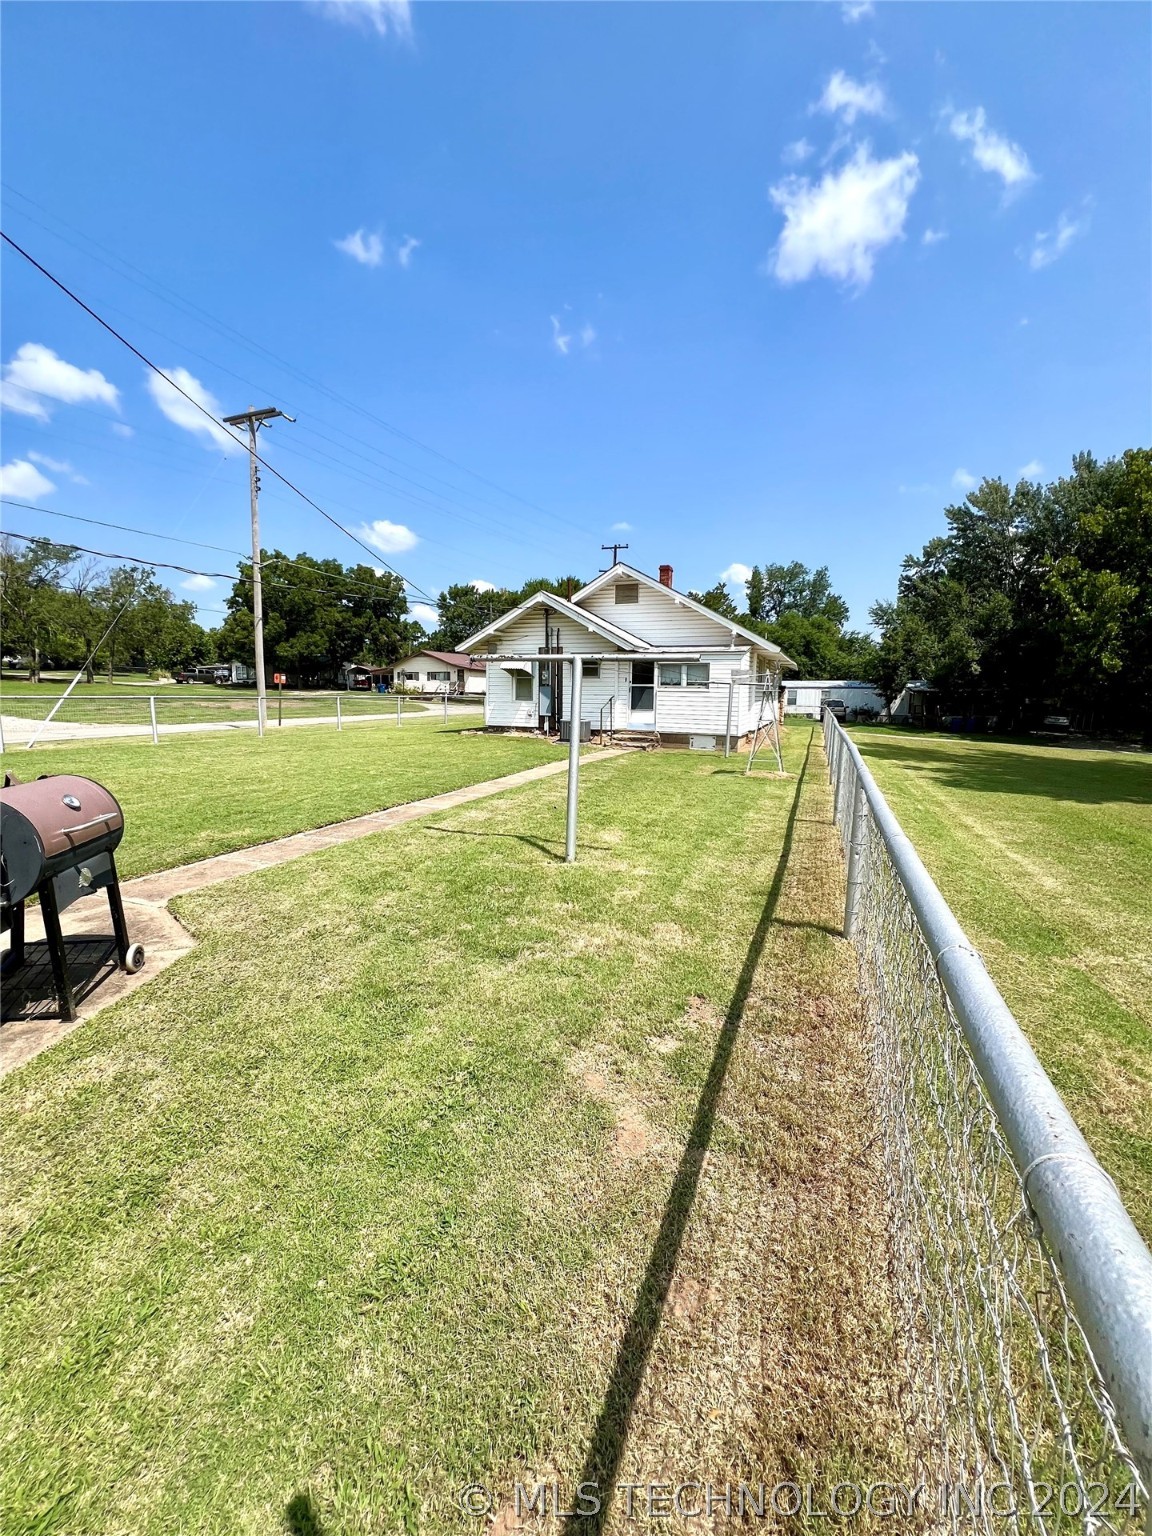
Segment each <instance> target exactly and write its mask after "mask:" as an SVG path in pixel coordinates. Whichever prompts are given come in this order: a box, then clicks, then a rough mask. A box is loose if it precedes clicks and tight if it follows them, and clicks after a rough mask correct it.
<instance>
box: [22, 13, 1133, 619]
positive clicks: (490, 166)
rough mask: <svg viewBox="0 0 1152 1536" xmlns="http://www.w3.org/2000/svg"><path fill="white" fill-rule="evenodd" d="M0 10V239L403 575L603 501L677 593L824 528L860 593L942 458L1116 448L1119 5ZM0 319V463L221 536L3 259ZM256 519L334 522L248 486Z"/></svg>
mask: <svg viewBox="0 0 1152 1536" xmlns="http://www.w3.org/2000/svg"><path fill="white" fill-rule="evenodd" d="M3 44H4V47H3V88H4V90H3V95H4V102H3V136H4V163H3V177H4V183H5V188H4V227H5V229H6V230H7V231H8V232H9V233H10V234H11V235H12V236H13V237H14V238H15V239H17V240H19V241H20V243H21V244H23V245H25V246H26V247H27V248H28V249H29V250H31V251H32V252H33V254H35V255H36V256H37V258H38V259H39V260H41V261H42V262H43V263H44V264H45V265H46V266H48V267H50V268H51V269H52V270H53V271H55V272H56V273H57V274H58V275H59V276H61V277H62V278H63V279H64V280H65V281H66V282H68V283H69V285H70V286H72V287H74V288H75V289H76V290H77V291H78V292H79V293H80V294H81V295H82V296H83V297H84V298H85V299H86V300H87V301H88V302H90V303H91V304H92V305H93V306H94V307H95V308H97V309H99V310H100V311H101V312H102V313H104V314H105V315H106V317H107V318H108V319H109V320H110V321H111V322H112V323H113V324H114V325H116V326H117V327H118V328H120V329H122V330H123V331H124V332H125V333H126V334H127V335H128V336H129V337H130V338H131V339H132V340H133V341H134V342H135V343H136V344H137V345H138V346H139V347H140V348H141V350H143V351H144V352H145V353H147V354H148V355H149V356H150V357H152V358H153V359H154V360H155V361H156V362H157V363H158V364H159V365H160V366H161V367H162V368H164V369H165V370H166V371H169V372H171V373H173V376H174V377H177V378H179V379H180V380H182V381H183V382H184V383H185V384H186V385H187V386H188V387H189V388H190V389H192V390H193V392H203V394H204V398H206V399H207V398H208V397H211V400H212V401H215V402H217V403H218V404H219V405H220V406H221V407H222V408H223V409H224V410H226V411H229V412H232V411H238V410H241V409H243V408H244V407H246V406H248V405H250V404H254V405H257V406H261V405H277V406H280V407H281V408H282V409H284V410H285V411H288V412H289V413H291V414H292V415H294V416H296V417H297V425H296V426H288V425H284V424H281V425H279V426H277V427H276V428H275V429H274V430H273V431H272V432H270V433H269V434H267V435H266V436H264V437H263V438H262V441H263V450H264V452H265V453H266V454H267V455H268V457H269V458H270V460H271V461H272V462H274V463H276V464H277V465H278V466H279V467H280V468H282V469H283V471H284V472H285V474H287V475H289V476H290V477H291V478H293V479H295V480H296V481H297V483H299V484H300V485H301V486H302V487H303V488H304V489H305V490H307V491H308V493H309V494H310V495H311V496H312V497H313V498H314V499H315V500H316V501H318V502H320V503H321V504H322V505H323V506H325V507H326V508H328V509H329V510H330V511H331V512H332V513H333V515H334V516H336V517H338V518H339V519H340V520H341V521H343V522H345V523H347V524H348V525H349V526H351V527H354V528H355V529H357V530H358V531H359V532H361V533H364V531H365V529H367V535H366V536H367V537H369V538H370V540H373V541H377V540H378V541H379V543H380V545H381V546H382V548H383V549H384V551H385V556H384V558H385V559H386V560H387V561H388V562H389V563H390V564H391V565H393V566H395V567H396V568H398V569H399V570H401V571H402V572H403V573H404V574H405V575H406V576H408V577H410V578H411V579H412V580H413V581H414V582H415V583H417V584H418V585H419V587H421V588H422V589H423V590H424V592H425V593H427V594H434V593H435V592H436V591H438V590H439V589H440V588H441V587H443V586H445V585H446V584H448V583H449V582H454V581H472V580H479V581H491V582H496V583H507V584H519V582H521V581H522V580H524V579H525V578H526V577H528V576H532V575H537V574H559V573H561V572H567V571H573V572H577V573H583V574H587V575H591V574H593V573H594V572H595V571H596V569H597V568H598V565H599V563H600V559H601V556H600V550H599V546H600V544H601V543H602V542H605V541H608V540H610V539H612V538H614V537H618V538H622V539H624V540H626V541H627V542H628V543H629V544H630V546H631V548H630V552H629V555H628V556H627V557H626V558H628V559H630V560H632V561H633V563H635V564H637V565H639V566H641V567H642V568H643V569H646V570H649V571H653V572H654V571H655V570H656V567H657V566H658V565H659V564H660V563H661V562H664V561H668V562H670V563H671V564H673V566H674V567H675V571H676V585H677V586H679V587H682V588H686V587H688V586H693V587H698V588H699V587H704V586H708V585H710V584H711V583H712V582H714V581H715V580H716V579H717V578H718V577H719V576H720V575H721V573H722V572H725V571H731V570H732V569H733V567H735V568H737V574H738V568H739V567H740V566H750V565H752V564H754V563H758V562H763V561H773V560H793V559H798V560H802V561H804V562H806V563H807V564H809V565H822V564H827V565H828V566H829V567H830V568H831V571H832V575H833V578H834V582H835V585H836V587H837V588H838V589H839V590H841V591H843V592H844V594H845V595H846V596H847V598H848V600H849V602H850V604H851V606H852V611H853V620H854V622H855V623H857V624H864V623H866V615H867V609H868V606H869V604H870V603H871V602H872V601H873V600H874V599H876V598H878V597H883V596H887V595H891V594H892V592H893V589H894V586H895V581H896V576H897V574H898V570H899V563H900V560H901V559H902V557H903V556H904V555H905V554H906V553H907V552H909V551H910V550H913V549H918V548H919V546H920V545H921V544H922V543H923V542H924V541H925V540H926V539H927V538H929V537H930V536H932V535H933V534H934V533H937V532H939V531H940V530H941V527H942V522H943V519H942V510H943V508H944V506H945V505H947V504H948V503H949V502H950V501H953V500H956V499H959V498H960V497H961V496H962V495H963V490H964V488H965V487H966V486H967V484H968V483H969V481H970V480H974V479H975V478H978V477H980V476H982V475H984V474H999V475H1003V476H1005V477H1007V478H1014V477H1015V476H1017V475H1018V474H1020V473H1021V472H1026V473H1028V474H1035V475H1038V476H1040V477H1042V478H1049V477H1052V476H1054V475H1056V474H1058V473H1060V472H1062V471H1064V470H1065V469H1066V467H1067V465H1068V462H1069V459H1070V457H1071V455H1072V454H1073V453H1074V452H1077V451H1079V450H1081V449H1091V450H1092V451H1094V452H1095V453H1096V454H1098V455H1100V456H1105V455H1110V454H1113V453H1117V452H1119V451H1121V450H1123V449H1124V448H1126V447H1130V446H1134V445H1136V444H1137V443H1147V442H1148V440H1149V404H1150V396H1152V391H1150V383H1152V327H1150V314H1149V283H1148V276H1149V269H1150V254H1152V253H1150V238H1149V235H1150V231H1149V222H1150V214H1149V210H1150V206H1152V205H1150V198H1149V191H1150V187H1152V165H1150V156H1152V133H1150V126H1152V125H1150V88H1149V80H1150V78H1152V74H1150V69H1149V65H1150V61H1152V12H1150V11H1149V9H1148V7H1146V6H1143V5H1136V4H1120V5H1113V4H1108V3H1093V4H1080V5H1065V4H1060V3H1051V4H1035V5H1034V4H1013V5H987V4H971V5H968V4H930V3H925V4H919V5H915V4H900V5H896V4H885V3H883V0H878V3H876V4H875V5H872V6H869V5H868V4H867V3H856V4H852V5H840V4H837V3H834V0H829V3H822V4H816V3H813V4H807V5H804V4H790V5H754V4H742V5H727V4H708V5H697V4H687V3H686V4H662V3H650V4H563V3H555V4H530V3H529V4H516V5H501V4H463V5H458V4H451V3H443V4H416V5H414V6H412V7H411V9H410V10H409V9H408V8H407V7H405V6H402V5H388V4H382V3H376V0H360V3H341V0H337V3H317V4H311V3H297V4H281V3H276V0H270V3H256V4H246V3H243V0H232V3H228V4H215V3H195V4H183V3H167V4H160V3H135V4H105V3H99V4H70V3H61V4H53V5H31V4H28V5H9V6H7V7H5V8H4V16H3ZM126 262H127V263H131V267H127V266H125V263H126ZM157 285H160V287H159V288H158V287H157ZM161 289H162V290H163V291H162V292H161ZM237 332H239V333H242V334H241V335H237V334H236V333H237ZM244 338H248V340H245V339H244ZM250 343H255V344H256V346H253V345H251V344H250ZM2 346H3V363H4V386H3V389H4V404H5V407H6V408H5V410H4V413H3V416H2V418H0V420H2V425H3V434H4V441H3V453H2V462H3V484H4V489H5V492H6V494H9V495H12V496H15V497H16V498H17V499H19V500H25V501H32V502H36V503H37V504H38V505H39V506H41V507H45V508H55V509H58V510H62V511H66V512H72V513H77V514H81V515H83V516H86V517H95V518H104V519H107V520H110V521H116V522H123V523H129V524H134V525H136V526H139V527H142V528H148V529H152V530H155V531H159V532H164V533H169V534H178V535H181V536H183V537H186V538H189V539H199V540H202V541H207V542H210V543H215V544H219V545H222V546H225V547H227V548H230V549H233V548H234V549H243V548H244V545H245V541H246V538H247V475H246V466H245V462H244V459H243V456H242V455H238V454H236V453H234V452H233V453H228V452H227V451H223V450H222V448H221V445H220V444H219V443H217V442H216V441H215V440H214V438H213V436H212V434H211V433H210V431H205V430H203V424H202V423H203V419H202V418H201V419H200V421H199V422H197V421H196V419H195V413H192V415H191V416H189V414H188V410H187V409H182V408H181V407H182V405H183V403H182V402H181V401H180V400H179V397H178V396H176V397H173V396H172V395H171V394H170V393H169V394H168V395H167V396H165V394H164V388H163V386H162V385H161V386H160V388H159V398H158V397H157V392H156V390H155V389H154V388H153V387H152V386H150V385H149V382H148V379H147V377H146V373H145V370H144V368H143V367H142V365H141V364H140V363H139V362H137V361H136V360H135V359H134V358H133V357H132V356H131V355H130V354H129V353H127V352H126V351H124V349H123V348H121V347H120V346H119V345H118V344H117V343H116V342H115V341H114V340H113V339H112V338H111V337H109V336H107V335H106V334H104V333H102V332H101V331H100V330H99V328H98V327H97V326H96V325H94V324H93V322H92V321H91V320H89V319H88V318H87V317H86V316H85V315H84V314H83V313H82V312H81V311H80V310H78V309H77V308H76V307H75V306H74V305H72V304H70V303H69V302H68V300H67V299H65V298H64V297H63V296H62V295H60V294H59V293H57V292H55V291H54V290H53V289H52V288H51V287H50V285H49V284H48V283H46V282H45V281H44V279H43V278H41V277H40V276H38V275H37V274H36V273H35V272H33V271H31V270H30V269H28V268H26V267H25V265H24V264H23V263H22V262H21V261H20V259H19V258H18V257H13V256H11V255H7V254H6V257H5V262H4V313H3V343H2ZM260 349H265V350H260ZM270 353H271V354H274V356H270V355H269V354H270ZM285 365H288V366H285ZM177 369H180V370H183V372H181V373H179V374H176V373H175V370H177ZM301 375H304V376H306V379H307V380H308V381H311V382H305V379H304V378H302V377H301ZM317 385H322V386H323V390H321V389H320V388H318V387H317ZM324 391H331V392H334V393H335V394H337V395H339V396H342V397H345V399H346V400H348V401H354V402H356V403H357V404H358V405H359V406H361V407H363V409H364V410H365V411H366V412H368V413H370V414H369V415H364V414H360V413H358V412H357V411H355V410H354V409H352V408H351V406H349V405H346V404H344V403H342V402H341V401H339V400H337V399H334V398H332V395H331V394H330V393H325V392H324ZM385 424H387V425H385ZM389 427H391V428H394V429H398V432H399V433H400V434H404V435H398V433H397V432H396V431H392V430H389ZM412 439H415V440H416V441H412ZM418 445H426V446H418ZM429 449H434V450H436V453H432V452H430V451H428V450H429ZM437 454H439V455H442V456H443V457H438V456H437ZM449 461H452V462H449ZM461 466H462V467H461ZM466 471H473V472H475V473H474V474H470V473H467V472H466ZM477 475H478V476H482V477H483V479H478V478H476V476H477ZM401 476H403V477H407V478H404V479H401V478H399V477H401ZM262 518H263V528H264V542H265V544H266V545H268V546H271V545H279V546H280V547H282V548H284V549H286V550H288V551H289V552H293V553H294V552H296V551H297V550H300V549H306V550H308V551H309V552H311V553H314V554H323V555H336V556H338V557H340V558H341V559H343V560H345V561H346V562H348V563H351V562H352V561H354V560H356V559H357V558H359V554H360V552H359V551H358V550H357V548H356V546H355V545H354V544H353V543H351V542H350V541H349V540H347V539H345V538H344V537H343V535H342V534H340V533H339V532H338V531H337V530H336V529H334V528H332V527H331V526H330V525H328V524H326V523H324V522H323V521H322V520H320V519H319V518H318V517H317V515H316V514H315V513H314V512H313V511H312V510H311V509H310V508H308V507H307V506H305V505H304V504H303V503H302V502H300V501H299V500H297V499H296V498H294V497H293V496H292V495H291V493H290V492H286V491H284V490H283V489H282V488H281V487H278V486H277V485H276V484H275V483H274V482H273V481H272V479H271V477H270V476H265V483H264V495H263V497H262ZM5 521H6V524H7V526H8V527H10V528H13V529H17V530H20V531H23V532H28V533H51V534H52V535H53V536H55V537H58V538H70V539H76V540H77V541H78V542H81V543H87V544H92V545H95V546H96V547H97V548H103V549H109V550H116V551H122V552H125V553H132V554H140V553H144V554H149V555H154V556H155V557H156V558H157V559H174V560H177V561H182V562H184V563H188V564H191V565H204V566H205V567H206V568H211V569H228V568H230V562H229V560H228V558H227V557H226V556H209V555H207V554H206V553H205V552H204V551H197V550H194V549H192V548H183V547H181V546H177V545H173V544H163V543H159V542H156V543H154V542H152V541H149V540H147V539H144V538H142V537H141V536H139V535H132V534H126V533H115V534H113V533H111V532H108V531H106V530H102V529H95V528H90V527H86V526H85V525H83V524H80V523H68V522H65V521H62V520H59V519H56V518H52V517H50V516H47V515H45V514H44V513H41V512H30V511H16V510H14V509H12V508H5ZM625 524H626V525H627V528H626V530H625V531H623V532H620V533H616V532H614V531H613V530H614V529H615V528H617V527H619V526H620V525H625ZM221 562H223V563H221ZM182 580H183V578H181V577H179V576H173V577H172V578H171V581H172V585H173V586H174V588H175V589H176V590H181V583H182ZM226 591H227V583H225V582H220V581H217V582H215V583H214V584H212V585H206V584H204V583H203V582H201V583H200V584H199V587H198V588H195V589H192V590H191V591H190V592H189V594H188V595H191V596H193V597H195V599H196V601H197V602H198V603H200V604H201V605H202V607H203V618H204V621H205V622H207V623H218V622H219V621H220V618H221V614H220V612H219V611H218V610H219V609H220V608H221V607H222V605H223V597H224V595H225V594H226ZM414 600H415V599H414Z"/></svg>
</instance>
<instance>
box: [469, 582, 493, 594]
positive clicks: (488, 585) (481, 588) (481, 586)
mask: <svg viewBox="0 0 1152 1536" xmlns="http://www.w3.org/2000/svg"><path fill="white" fill-rule="evenodd" d="M468 585H469V586H472V587H475V588H476V590H477V592H495V590H496V583H495V582H494V581H472V582H469V583H468Z"/></svg>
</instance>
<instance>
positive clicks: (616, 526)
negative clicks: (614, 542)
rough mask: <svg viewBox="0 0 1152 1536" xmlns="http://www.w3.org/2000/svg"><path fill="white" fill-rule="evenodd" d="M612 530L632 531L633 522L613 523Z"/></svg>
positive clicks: (620, 531) (615, 531) (614, 531)
mask: <svg viewBox="0 0 1152 1536" xmlns="http://www.w3.org/2000/svg"><path fill="white" fill-rule="evenodd" d="M611 531H612V532H613V533H631V532H632V524H631V523H613V524H612V528H611Z"/></svg>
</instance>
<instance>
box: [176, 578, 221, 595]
mask: <svg viewBox="0 0 1152 1536" xmlns="http://www.w3.org/2000/svg"><path fill="white" fill-rule="evenodd" d="M180 585H181V586H182V587H183V588H184V590H185V592H212V591H214V590H215V588H216V583H215V582H214V581H213V580H212V578H211V576H189V577H188V579H187V580H186V581H182V582H181V583H180Z"/></svg>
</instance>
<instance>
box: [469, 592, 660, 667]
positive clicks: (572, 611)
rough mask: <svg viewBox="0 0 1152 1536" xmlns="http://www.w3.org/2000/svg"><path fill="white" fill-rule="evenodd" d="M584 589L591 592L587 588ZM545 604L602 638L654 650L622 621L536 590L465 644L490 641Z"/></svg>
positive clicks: (632, 647) (625, 645) (622, 644)
mask: <svg viewBox="0 0 1152 1536" xmlns="http://www.w3.org/2000/svg"><path fill="white" fill-rule="evenodd" d="M584 590H585V591H587V588H584ZM543 607H548V608H554V609H555V610H556V612H557V613H563V614H565V615H566V616H567V617H568V618H570V619H574V620H575V621H576V623H577V624H582V625H583V626H584V628H585V629H590V630H591V631H592V632H593V634H597V635H599V636H600V637H601V639H604V640H608V641H610V642H611V643H612V644H613V645H618V646H621V647H622V648H623V649H625V650H629V651H650V650H651V649H652V647H651V645H649V643H648V641H647V640H641V639H640V637H639V636H638V635H633V634H630V633H629V632H628V630H626V629H621V627H620V625H619V624H613V623H612V621H611V620H610V619H602V618H601V617H600V615H599V614H598V613H588V612H587V611H586V610H585V609H583V608H577V607H576V605H575V603H570V602H569V601H568V599H567V598H565V597H557V596H556V594H555V593H554V592H533V594H532V596H531V597H529V598H525V600H524V602H522V603H521V604H520V606H519V607H518V608H509V610H508V612H507V613H502V614H501V615H500V617H499V618H498V619H493V620H492V623H491V624H486V625H485V626H484V628H483V629H478V630H477V631H476V633H475V634H474V635H469V636H468V638H467V640H465V641H463V642H462V644H463V645H465V646H466V647H467V648H468V649H471V648H472V647H473V646H476V645H479V644H480V642H481V641H482V640H486V639H487V638H488V636H489V635H494V634H496V633H497V632H498V631H499V630H501V629H505V628H506V627H507V626H508V625H509V624H511V623H512V622H513V621H514V620H515V619H518V618H519V617H520V616H521V614H524V613H527V612H528V611H529V609H531V608H543Z"/></svg>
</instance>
